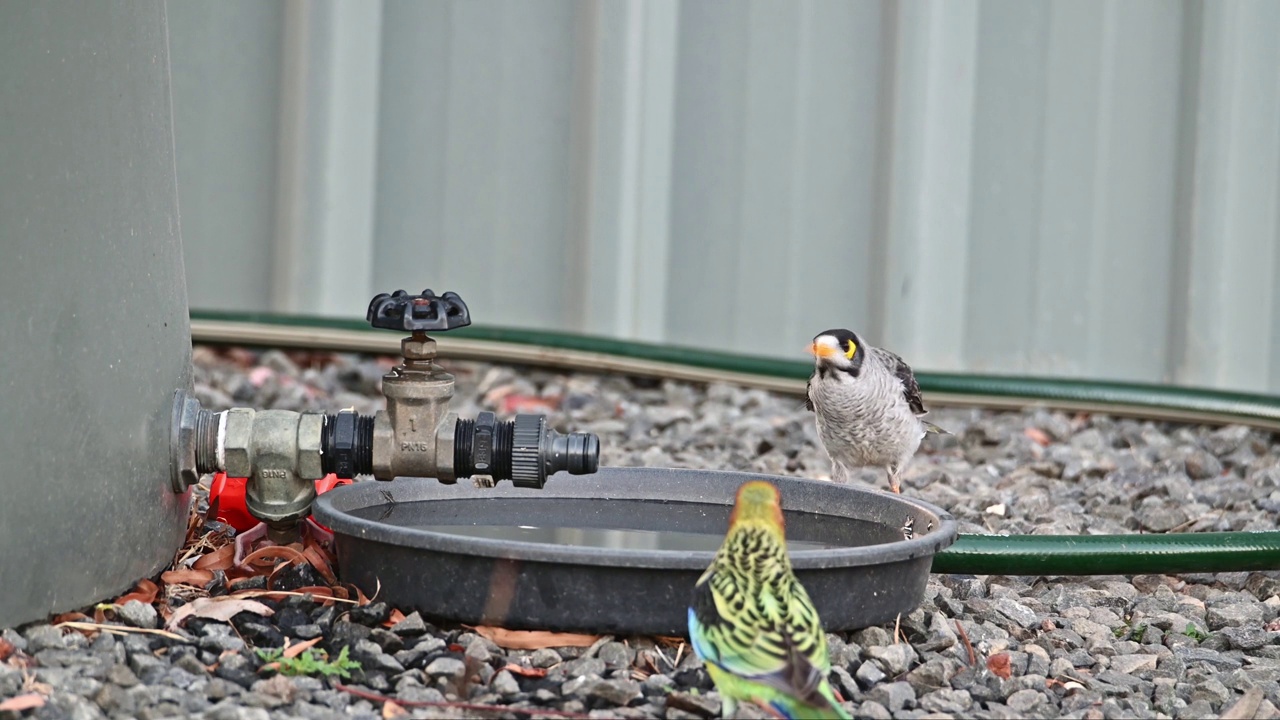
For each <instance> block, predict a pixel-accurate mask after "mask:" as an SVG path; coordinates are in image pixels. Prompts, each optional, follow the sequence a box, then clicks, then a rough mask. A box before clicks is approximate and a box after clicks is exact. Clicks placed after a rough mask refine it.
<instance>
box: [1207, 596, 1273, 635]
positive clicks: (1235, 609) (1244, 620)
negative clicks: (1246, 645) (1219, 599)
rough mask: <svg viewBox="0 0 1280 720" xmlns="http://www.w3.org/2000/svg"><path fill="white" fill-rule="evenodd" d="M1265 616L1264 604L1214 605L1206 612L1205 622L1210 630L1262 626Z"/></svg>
mask: <svg viewBox="0 0 1280 720" xmlns="http://www.w3.org/2000/svg"><path fill="white" fill-rule="evenodd" d="M1264 615H1265V612H1264V610H1263V605H1262V603H1259V602H1239V603H1232V604H1230V605H1214V606H1212V607H1210V608H1208V610H1207V611H1206V612H1205V622H1206V623H1208V625H1209V629H1210V630H1218V629H1221V628H1224V627H1241V626H1247V625H1260V624H1262V618H1263V616H1264Z"/></svg>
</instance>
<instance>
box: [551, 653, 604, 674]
mask: <svg viewBox="0 0 1280 720" xmlns="http://www.w3.org/2000/svg"><path fill="white" fill-rule="evenodd" d="M607 669H608V668H607V667H606V666H605V663H604V661H603V660H601V659H600V658H597V657H584V658H578V659H576V660H570V661H568V662H566V663H564V664H563V665H561V666H560V667H559V668H557V670H558V671H559V672H560V673H561V674H563V675H564V677H566V678H571V677H581V676H583V675H599V676H602V677H603V676H604V674H605V671H606V670H607Z"/></svg>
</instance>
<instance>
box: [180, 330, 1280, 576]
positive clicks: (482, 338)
mask: <svg viewBox="0 0 1280 720" xmlns="http://www.w3.org/2000/svg"><path fill="white" fill-rule="evenodd" d="M191 317H192V328H191V334H192V339H193V340H194V341H196V342H206V343H235V344H243V345H259V346H269V347H307V348H311V349H331V350H347V351H357V352H370V353H395V352H397V351H398V349H399V338H398V337H396V336H394V335H393V334H390V333H386V332H382V331H373V330H370V329H369V327H368V326H367V325H366V324H364V323H363V322H361V321H355V320H340V319H332V318H318V317H302V316H283V315H261V314H245V313H222V312H219V313H213V312H200V311H195V312H192V314H191ZM437 340H438V342H439V347H440V353H441V355H443V356H445V357H466V358H472V359H481V360H488V361H496V362H525V363H530V364H541V365H547V366H556V367H564V368H571V369H588V370H590V369H595V370H610V371H616V372H626V373H633V374H639V375H650V376H657V377H675V378H681V379H688V380H702V381H714V380H726V379H727V380H731V381H735V382H742V383H744V384H748V385H752V386H756V387H763V388H767V389H771V390H778V391H782V392H795V393H800V392H802V391H803V388H804V381H805V380H806V379H807V378H808V376H809V374H810V373H811V372H812V365H811V364H810V363H808V362H802V361H792V360H780V359H775V358H764V357H753V356H743V355H734V354H729V353H721V352H712V351H705V350H698V349H692V348H681V347H673V346H669V345H656V344H650V343H639V342H631V341H625V340H614V339H610V338H600V337H591V336H584V335H574V334H569V333H559V332H549V331H540V330H522V329H512V328H493V327H475V326H472V327H468V328H461V329H459V330H454V331H451V332H450V333H449V334H448V335H446V336H442V337H439V338H437ZM916 376H917V378H918V379H919V381H920V387H921V389H922V390H923V392H924V393H925V395H926V396H927V398H928V399H929V400H930V401H931V402H936V403H939V404H965V405H975V406H979V407H1001V408H1019V407H1024V406H1027V405H1043V406H1046V407H1053V408H1062V409H1069V410H1080V411H1091V412H1102V413H1111V414H1116V415H1131V416H1137V417H1146V418H1152V419H1160V420H1169V421H1174V422H1190V423H1197V422H1203V423H1232V422H1234V423H1240V424H1243V425H1251V426H1254V427H1258V428H1263V429H1267V430H1272V431H1280V398H1277V397H1272V396H1268V395H1258V394H1248V393H1234V392H1224V391H1218V390H1208V389H1197V388H1180V387H1171V386H1165V385H1151V384H1142V383H1120V382H1096V381H1082V380H1066V379H1058V378H1024V377H1002V376H982V375H961V374H952V373H929V372H919V373H917V374H916ZM1246 570H1280V532H1258V533H1246V532H1229V533H1177V534H1163V535H1080V536H1076V535H1019V536H1003V535H999V536H997V535H961V536H960V537H959V538H958V539H957V541H956V543H955V544H954V545H952V546H951V547H950V548H948V549H946V550H944V551H942V552H941V553H939V554H938V555H937V556H936V557H935V558H934V562H933V571H934V572H939V573H968V574H974V575H992V574H999V575H1112V574H1115V575H1138V574H1170V573H1187V572H1237V571H1246Z"/></svg>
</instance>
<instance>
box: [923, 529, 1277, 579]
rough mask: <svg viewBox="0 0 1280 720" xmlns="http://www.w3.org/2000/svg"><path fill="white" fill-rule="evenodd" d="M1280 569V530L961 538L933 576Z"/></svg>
mask: <svg viewBox="0 0 1280 720" xmlns="http://www.w3.org/2000/svg"><path fill="white" fill-rule="evenodd" d="M1277 569H1280V532H1219V533H1174V534H1167V535H1010V536H1004V535H961V536H960V537H959V538H958V539H957V540H956V542H955V544H954V545H952V546H951V547H949V548H947V549H946V550H943V551H942V552H941V553H938V555H936V556H935V557H934V559H933V572H936V573H967V574H971V575H1147V574H1160V575H1170V574H1175V573H1191V572H1238V571H1242V570H1277Z"/></svg>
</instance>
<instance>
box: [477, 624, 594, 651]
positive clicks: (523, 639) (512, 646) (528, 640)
mask: <svg viewBox="0 0 1280 720" xmlns="http://www.w3.org/2000/svg"><path fill="white" fill-rule="evenodd" d="M475 630H476V634H477V635H479V636H480V637H483V638H486V639H489V640H492V641H493V642H494V643H496V644H497V646H498V647H500V648H506V649H507V650H539V649H542V648H558V647H591V645H592V644H594V643H595V641H597V640H599V639H600V636H599V635H579V634H578V633H556V632H548V631H546V630H507V629H506V628H499V627H489V626H486V625H479V626H477V627H476V629H475Z"/></svg>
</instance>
